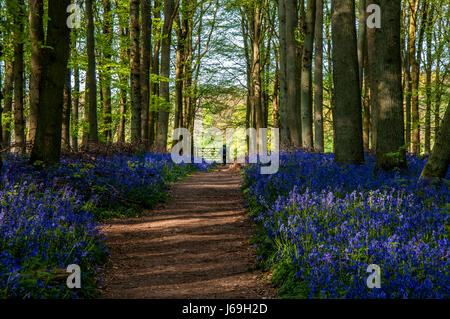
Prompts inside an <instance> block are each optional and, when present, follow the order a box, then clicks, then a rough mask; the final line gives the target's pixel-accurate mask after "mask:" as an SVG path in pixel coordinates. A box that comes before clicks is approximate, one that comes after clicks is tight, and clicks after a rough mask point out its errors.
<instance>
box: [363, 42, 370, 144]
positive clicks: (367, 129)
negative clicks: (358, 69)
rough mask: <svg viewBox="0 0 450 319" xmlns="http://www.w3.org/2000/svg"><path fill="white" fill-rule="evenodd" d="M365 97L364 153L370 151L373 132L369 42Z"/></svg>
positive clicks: (365, 59) (365, 56) (365, 54)
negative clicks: (371, 133)
mask: <svg viewBox="0 0 450 319" xmlns="http://www.w3.org/2000/svg"><path fill="white" fill-rule="evenodd" d="M364 52H365V53H364V72H363V73H364V83H363V84H364V97H363V110H364V111H363V146H364V151H365V152H369V151H370V132H371V120H370V115H371V114H370V93H369V92H370V88H369V83H370V78H369V72H368V57H367V41H366V44H365V48H364Z"/></svg>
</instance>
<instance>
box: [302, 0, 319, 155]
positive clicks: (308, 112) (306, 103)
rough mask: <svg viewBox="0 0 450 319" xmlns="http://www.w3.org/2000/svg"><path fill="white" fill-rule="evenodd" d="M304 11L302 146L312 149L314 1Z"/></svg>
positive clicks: (311, 0)
mask: <svg viewBox="0 0 450 319" xmlns="http://www.w3.org/2000/svg"><path fill="white" fill-rule="evenodd" d="M307 3H308V8H307V11H306V34H305V42H304V45H303V54H302V79H301V95H302V98H301V103H302V104H301V105H302V106H301V114H302V124H301V126H302V141H303V142H302V145H303V147H305V148H306V149H312V148H313V147H314V143H313V116H312V107H313V101H312V71H311V70H312V54H313V44H314V26H315V18H316V0H308V1H307Z"/></svg>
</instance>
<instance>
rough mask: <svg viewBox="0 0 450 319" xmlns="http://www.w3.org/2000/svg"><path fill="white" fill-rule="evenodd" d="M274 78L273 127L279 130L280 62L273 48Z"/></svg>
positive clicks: (276, 51)
mask: <svg viewBox="0 0 450 319" xmlns="http://www.w3.org/2000/svg"><path fill="white" fill-rule="evenodd" d="M274 50H275V78H274V80H273V95H272V106H273V127H275V128H279V127H280V126H279V122H278V121H279V114H278V97H279V93H278V92H279V90H280V61H279V56H278V50H277V49H276V48H275V49H274Z"/></svg>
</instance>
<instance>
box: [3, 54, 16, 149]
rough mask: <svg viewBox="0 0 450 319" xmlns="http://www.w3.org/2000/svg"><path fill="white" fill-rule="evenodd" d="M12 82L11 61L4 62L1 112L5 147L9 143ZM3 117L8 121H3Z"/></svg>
mask: <svg viewBox="0 0 450 319" xmlns="http://www.w3.org/2000/svg"><path fill="white" fill-rule="evenodd" d="M13 84H14V73H13V62H12V61H6V62H5V85H4V91H3V96H4V99H5V102H4V104H3V105H4V106H3V112H2V147H3V148H7V147H9V145H10V144H11V121H10V118H11V112H12V104H13V98H12V94H13ZM5 117H7V118H8V121H5Z"/></svg>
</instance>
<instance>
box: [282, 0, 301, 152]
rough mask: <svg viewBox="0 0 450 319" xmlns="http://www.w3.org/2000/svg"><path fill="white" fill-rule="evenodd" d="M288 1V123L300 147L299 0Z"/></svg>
mask: <svg viewBox="0 0 450 319" xmlns="http://www.w3.org/2000/svg"><path fill="white" fill-rule="evenodd" d="M285 1H286V91H287V95H286V108H287V112H288V113H287V123H288V126H289V136H290V142H291V143H292V146H294V147H296V148H299V147H301V146H302V138H301V130H300V125H301V124H300V123H299V122H300V121H299V118H300V117H299V114H298V110H299V107H298V105H297V102H298V99H297V94H299V92H297V90H296V79H297V78H296V73H297V70H296V61H297V40H296V38H295V34H296V30H297V29H298V10H297V0H285Z"/></svg>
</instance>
